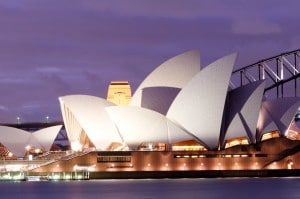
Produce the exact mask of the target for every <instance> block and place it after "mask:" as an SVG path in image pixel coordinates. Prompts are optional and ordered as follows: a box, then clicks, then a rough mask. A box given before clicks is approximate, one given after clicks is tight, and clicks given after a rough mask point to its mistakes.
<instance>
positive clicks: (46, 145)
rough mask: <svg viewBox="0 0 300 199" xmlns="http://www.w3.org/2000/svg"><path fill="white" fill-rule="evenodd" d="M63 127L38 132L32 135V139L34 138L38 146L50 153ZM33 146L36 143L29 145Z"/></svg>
mask: <svg viewBox="0 0 300 199" xmlns="http://www.w3.org/2000/svg"><path fill="white" fill-rule="evenodd" d="M61 127H62V125H56V126H51V127H48V128H44V129H41V130H38V131H35V132H34V133H32V135H31V137H34V138H35V140H36V141H37V144H38V145H39V146H40V147H42V148H43V149H44V150H45V151H49V150H50V148H51V146H52V144H53V142H54V140H55V138H56V136H57V134H58V133H59V131H60V129H61ZM32 144H34V143H29V145H32Z"/></svg>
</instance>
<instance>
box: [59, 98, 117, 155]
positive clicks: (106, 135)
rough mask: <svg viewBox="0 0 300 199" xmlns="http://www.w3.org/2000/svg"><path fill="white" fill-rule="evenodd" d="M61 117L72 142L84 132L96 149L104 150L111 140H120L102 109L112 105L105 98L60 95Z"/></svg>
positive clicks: (78, 138) (77, 140)
mask: <svg viewBox="0 0 300 199" xmlns="http://www.w3.org/2000/svg"><path fill="white" fill-rule="evenodd" d="M59 99H60V103H61V110H62V114H63V119H64V123H65V127H66V131H67V135H68V137H69V140H70V143H71V146H72V143H76V142H77V143H78V142H79V140H80V136H81V133H82V132H85V133H86V134H87V135H88V137H89V139H90V140H91V142H92V143H93V144H94V145H95V147H96V149H98V150H105V149H107V148H108V147H109V145H110V144H111V143H112V142H122V140H121V138H120V136H119V134H118V132H117V129H116V128H115V125H114V124H113V122H112V121H111V119H110V117H109V115H108V114H107V112H106V111H105V110H104V108H105V107H108V106H113V104H112V103H110V102H108V101H106V100H105V99H102V98H99V97H94V96H88V95H70V96H64V97H60V98H59Z"/></svg>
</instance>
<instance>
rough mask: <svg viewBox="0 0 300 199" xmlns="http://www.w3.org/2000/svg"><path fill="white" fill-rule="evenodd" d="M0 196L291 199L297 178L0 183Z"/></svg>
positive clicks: (298, 189) (299, 189)
mask: <svg viewBox="0 0 300 199" xmlns="http://www.w3.org/2000/svg"><path fill="white" fill-rule="evenodd" d="M0 197H1V198H10V199H12V198H18V199H29V198H30V199H35V198H49V199H50V198H51V199H52V198H55V199H64V198H72V199H77V198H78V199H79V198H84V199H90V198H105V199H106V198H122V199H126V198H130V199H150V198H165V199H169V198H170V199H171V198H172V199H177V198H178V199H179V198H180V199H182V198H183V199H192V198H208V199H217V198H218V199H219V198H223V199H227V198H228V199H229V198H231V199H232V198H241V199H248V198H249V199H250V198H251V199H260V198H272V199H285V198H289V199H293V198H300V178H213V179H158V180H95V181H91V180H90V181H70V182H0Z"/></svg>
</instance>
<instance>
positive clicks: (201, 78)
mask: <svg viewBox="0 0 300 199" xmlns="http://www.w3.org/2000/svg"><path fill="white" fill-rule="evenodd" d="M236 56H237V54H236V53H234V54H231V55H228V56H225V57H223V58H221V59H219V60H217V61H215V62H213V63H212V64H210V65H208V66H207V67H205V68H204V69H202V70H201V71H200V72H199V73H198V74H197V75H196V76H195V77H194V78H193V79H192V80H190V81H189V82H188V83H187V85H186V86H185V87H184V88H183V89H182V90H181V91H180V92H179V94H178V95H177V97H176V98H175V100H174V101H173V103H172V105H171V107H170V109H169V111H168V113H167V117H168V118H170V119H171V120H172V121H174V122H175V123H178V124H179V125H180V126H182V127H184V128H185V129H187V130H188V131H189V132H190V133H192V134H194V135H195V136H196V137H198V138H199V139H200V140H202V141H203V142H204V143H205V144H206V145H207V146H208V147H209V148H214V147H217V145H218V141H219V140H218V138H219V134H220V130H221V123H222V114H223V109H224V104H225V99H226V94H227V90H228V85H229V80H230V76H231V73H232V69H233V65H234V63H235V59H236Z"/></svg>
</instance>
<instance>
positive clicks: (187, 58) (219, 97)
mask: <svg viewBox="0 0 300 199" xmlns="http://www.w3.org/2000/svg"><path fill="white" fill-rule="evenodd" d="M236 56H237V55H236V54H230V55H228V56H225V57H223V58H220V59H218V60H216V61H215V62H213V63H211V64H209V65H208V66H206V67H201V69H200V53H199V51H197V50H193V51H188V52H185V53H182V54H180V55H177V56H175V57H174V58H171V59H169V60H167V61H166V62H164V63H163V64H161V65H160V66H159V67H157V68H156V69H155V70H154V71H153V72H152V73H150V74H149V75H148V76H147V77H146V78H145V80H144V81H143V82H142V83H141V84H140V86H139V87H138V89H137V90H136V92H135V93H134V95H133V96H132V100H131V102H130V103H129V104H128V105H125V104H126V103H127V102H128V101H127V102H126V103H125V102H124V103H123V100H120V99H126V100H127V99H128V98H127V97H126V96H130V95H131V94H130V87H129V85H128V82H112V83H111V84H110V86H109V89H108V98H107V100H106V99H103V98H99V97H95V96H88V95H68V96H61V97H59V102H60V107H61V112H62V117H63V120H64V124H65V129H66V132H67V136H68V139H69V141H70V144H71V149H72V150H71V151H69V152H68V153H69V154H67V155H65V156H63V157H62V158H57V159H56V161H55V162H50V163H49V164H44V166H43V167H39V168H35V169H33V170H32V171H33V172H72V171H74V170H75V171H78V169H83V168H85V169H86V170H88V171H90V170H91V171H93V172H111V173H116V172H147V171H149V172H154V171H156V172H157V171H216V170H217V171H218V170H226V171H228V170H233V171H235V170H247V171H248V170H272V169H292V168H293V169H294V168H300V153H298V152H300V141H299V140H297V139H295V140H291V139H288V138H287V137H285V134H286V132H287V131H288V130H289V127H290V124H291V121H293V119H294V116H295V114H296V112H297V110H298V107H299V106H300V100H299V98H295V97H294V98H279V99H274V100H269V99H267V98H265V97H264V88H265V82H264V81H256V82H252V83H249V84H247V85H244V86H241V87H238V88H235V89H231V88H230V87H229V81H230V77H231V74H232V70H233V66H234V63H235V59H236ZM128 89H129V90H128ZM118 93H121V94H120V95H119V94H118ZM115 94H116V95H115ZM120 96H121V98H117V97H120ZM114 100H117V101H114ZM126 100H125V101H126ZM121 101H122V102H121ZM119 102H120V103H119ZM117 104H120V105H122V106H118V105H117ZM295 137H296V136H293V138H295ZM283 152H284V153H283ZM44 158H45V157H44ZM95 175H97V174H95ZM99 175H100V174H99ZM101 175H104V174H103V173H102V174H101ZM124 175H125V174H124ZM126 175H127V174H126ZM144 175H146V174H145V173H144Z"/></svg>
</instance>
